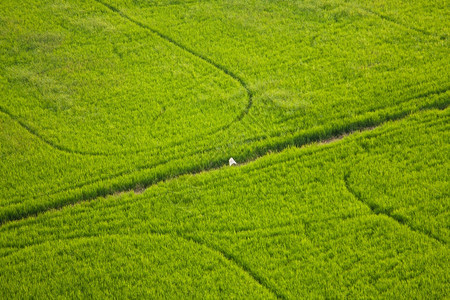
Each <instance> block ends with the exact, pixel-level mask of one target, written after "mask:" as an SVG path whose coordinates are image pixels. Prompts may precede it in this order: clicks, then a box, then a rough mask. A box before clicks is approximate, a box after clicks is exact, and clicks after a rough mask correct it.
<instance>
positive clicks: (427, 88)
mask: <svg viewBox="0 0 450 300" xmlns="http://www.w3.org/2000/svg"><path fill="white" fill-rule="evenodd" d="M149 3H153V4H152V5H149ZM105 4H106V5H104V4H102V2H96V1H93V0H90V1H77V2H73V1H61V0H55V1H50V2H46V3H45V4H42V3H41V2H40V1H37V0H27V2H26V3H24V5H22V6H20V7H19V6H17V5H16V3H15V2H13V1H7V2H5V3H3V4H2V5H1V7H0V10H1V11H2V18H1V22H0V31H1V33H2V34H1V37H2V38H1V41H0V43H1V44H0V45H1V47H0V49H1V50H0V59H1V65H0V90H1V95H2V97H1V99H2V100H1V103H0V111H1V112H0V114H1V119H2V124H3V125H2V127H5V128H11V130H14V131H16V132H17V134H15V135H13V136H11V135H8V134H5V135H6V136H2V137H1V138H2V139H4V140H5V139H6V140H5V143H2V149H1V151H2V153H1V156H2V157H3V159H2V163H1V165H0V170H1V172H2V173H3V174H11V173H12V175H9V176H8V177H7V179H6V180H4V181H3V182H2V183H1V186H0V196H1V201H2V203H5V204H4V205H3V206H2V207H1V208H0V219H1V220H2V221H3V222H4V221H6V220H9V219H18V218H21V217H23V216H26V215H29V214H33V213H36V212H39V211H43V210H45V209H48V208H51V207H58V206H62V205H64V204H66V203H74V202H77V201H82V200H85V199H92V198H95V197H96V196H97V195H105V194H108V193H110V192H114V191H117V190H126V189H131V188H133V187H135V186H137V185H144V186H146V185H149V184H152V183H155V182H158V181H159V180H161V179H166V178H171V177H173V176H176V175H180V174H184V173H188V172H196V171H199V170H205V169H211V168H214V167H218V166H220V165H223V164H224V163H226V161H227V160H228V158H229V157H230V156H233V157H237V158H238V159H239V160H240V161H247V160H250V159H253V158H255V157H258V156H259V155H262V154H264V153H267V151H269V150H272V151H273V150H281V149H283V148H285V147H286V146H288V145H302V144H304V143H308V142H309V141H311V140H318V139H324V138H329V137H331V136H334V135H336V134H341V133H344V132H349V131H351V130H354V129H358V128H363V127H369V126H374V125H377V124H380V123H382V122H384V121H386V120H390V119H398V118H401V117H404V116H405V115H407V114H408V113H410V112H412V111H417V110H420V109H424V108H430V107H445V106H447V105H448V99H449V92H448V78H449V73H448V68H447V65H448V63H449V59H448V41H447V31H448V27H449V26H448V20H447V19H446V18H444V19H442V14H444V15H445V13H446V12H447V10H448V9H447V7H446V6H445V5H444V3H443V2H438V3H437V4H436V5H432V6H430V4H428V2H426V1H416V2H414V3H410V4H408V3H406V2H405V3H402V4H401V5H400V4H399V5H398V9H396V10H390V9H388V8H387V7H385V6H381V5H379V4H377V5H375V6H373V7H372V6H370V5H369V4H361V3H356V2H352V1H348V2H345V3H340V2H335V1H314V2H312V1H303V2H300V1H298V2H287V1H272V2H267V1H252V2H251V3H248V2H245V3H243V2H239V1H224V2H217V1H200V2H187V3H184V2H179V3H178V4H175V3H172V2H158V3H156V2H148V3H147V4H143V3H141V2H131V1H108V2H105ZM367 7H369V9H368V8H367ZM386 10H387V11H388V12H389V13H387V12H386ZM411 10H420V11H424V14H418V15H415V18H416V19H417V20H418V21H416V22H415V23H414V26H415V27H417V28H415V27H414V28H412V27H411V26H412V25H411V24H412V23H413V21H414V20H413V19H412V15H411ZM372 11H373V12H376V13H373V12H372ZM408 24H409V25H410V26H406V25H408ZM410 27H411V28H410ZM200 29H201V30H200ZM422 29H423V30H425V29H426V30H427V32H422V31H421V30H422ZM19 125H20V126H19ZM20 127H22V128H20ZM12 128H14V129H12ZM26 131H28V132H26ZM3 132H5V131H3ZM30 133H32V135H30ZM33 136H34V137H33ZM24 139H25V140H27V141H28V142H26V143H25V142H24V141H23V140H24ZM3 144H4V146H3ZM10 144H12V145H15V144H25V145H26V146H25V148H26V149H24V151H26V152H22V154H20V153H17V151H15V150H13V152H14V153H13V154H11V153H10V152H11V151H10V150H7V149H5V150H3V147H6V148H8V147H11V146H10ZM45 144H47V145H45ZM24 161H28V162H29V163H26V164H25V163H24ZM55 174H57V176H54V175H55Z"/></svg>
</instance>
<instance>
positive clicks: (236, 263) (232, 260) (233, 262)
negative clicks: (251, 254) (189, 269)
mask: <svg viewBox="0 0 450 300" xmlns="http://www.w3.org/2000/svg"><path fill="white" fill-rule="evenodd" d="M144 235H159V236H167V237H169V238H179V239H182V240H184V241H186V242H188V243H192V244H196V245H197V246H200V247H203V248H206V249H207V250H208V251H210V252H212V253H214V254H216V256H218V257H220V258H223V259H224V260H225V261H226V262H228V263H229V264H230V265H233V266H235V267H236V268H237V269H238V270H240V271H241V272H242V273H244V274H247V275H248V276H249V277H250V278H251V279H252V280H253V281H255V282H256V283H257V284H258V285H259V286H261V287H262V288H263V289H266V290H267V291H269V292H270V293H271V294H272V295H274V296H275V297H276V298H278V299H286V296H284V295H283V294H281V293H280V292H278V291H277V290H276V289H275V288H274V287H271V286H270V285H269V284H268V283H267V282H266V280H265V279H263V278H262V277H261V276H259V275H258V274H256V273H255V272H254V271H253V270H251V269H250V268H249V267H248V266H247V265H246V264H244V263H243V262H242V261H240V260H238V259H237V258H236V257H235V256H234V255H232V254H230V253H228V252H226V251H224V250H222V249H220V248H219V247H216V246H213V245H211V244H209V243H207V242H203V241H202V240H200V239H197V238H194V237H192V236H185V235H183V234H181V233H179V232H176V231H175V232H170V231H155V230H151V231H148V232H145V233H143V234H142V235H140V234H133V235H128V234H120V233H106V234H102V235H95V234H87V235H78V236H73V237H67V236H66V237H63V238H58V239H53V240H50V241H49V240H45V241H41V242H37V243H34V244H28V245H26V246H23V247H18V248H15V249H16V250H13V251H11V252H10V253H8V254H6V255H4V256H1V257H0V258H6V257H8V256H10V255H13V254H15V253H17V252H20V251H21V250H23V249H26V248H29V247H39V246H40V245H42V244H44V243H46V242H49V243H52V242H56V241H61V240H64V241H68V240H71V241H73V240H79V239H95V238H103V237H114V236H117V237H129V238H133V237H142V236H144Z"/></svg>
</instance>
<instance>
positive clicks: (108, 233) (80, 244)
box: [0, 109, 450, 299]
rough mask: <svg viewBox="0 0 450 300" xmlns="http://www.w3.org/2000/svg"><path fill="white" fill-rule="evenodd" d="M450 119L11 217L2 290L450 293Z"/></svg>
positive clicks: (408, 124)
mask: <svg viewBox="0 0 450 300" xmlns="http://www.w3.org/2000/svg"><path fill="white" fill-rule="evenodd" d="M448 124H449V114H448V109H447V110H445V111H430V112H427V113H420V114H416V115H414V116H412V117H409V118H407V119H405V120H403V121H400V122H392V123H389V124H386V125H384V126H382V127H380V128H379V129H375V130H373V131H370V132H367V133H362V134H355V135H352V136H351V137H347V138H345V139H344V140H342V141H338V142H334V143H331V144H315V145H312V146H308V147H304V148H289V149H286V150H285V151H282V152H281V153H278V154H271V155H268V156H266V157H264V158H262V159H259V160H257V161H255V162H252V163H249V164H246V165H243V166H238V167H224V168H221V169H219V170H215V171H211V172H204V173H201V174H197V175H186V176H183V177H180V178H178V179H173V180H169V181H167V182H163V183H160V184H157V185H154V186H152V187H151V188H149V189H147V190H145V192H143V193H142V194H137V193H134V192H130V193H124V194H120V195H116V196H110V197H107V198H99V199H97V200H95V201H92V202H90V203H82V204H79V205H75V206H69V207H66V208H64V209H62V210H57V211H50V212H48V213H45V214H42V215H40V216H38V217H36V218H30V219H27V220H23V221H18V222H13V223H9V224H6V225H4V226H2V227H1V228H0V249H2V252H1V258H0V267H1V269H2V270H3V272H2V274H1V275H0V277H1V280H0V290H1V293H2V294H3V295H5V296H6V297H7V298H8V297H11V296H19V295H24V294H26V295H29V296H37V297H52V296H56V295H76V294H74V293H76V292H79V293H80V294H78V295H83V296H94V297H102V296H112V297H115V296H119V297H120V296H123V295H127V296H136V297H139V296H152V297H163V296H167V297H169V298H171V297H177V296H178V297H179V296H183V297H194V298H197V297H199V298H205V297H206V298H209V297H213V298H215V297H244V298H246V297H249V298H270V297H271V296H273V297H279V298H299V297H305V298H316V297H319V298H322V297H325V298H346V297H350V298H379V297H383V298H385V297H386V298H396V299H399V298H402V299H410V298H430V297H431V298H445V297H446V295H448V292H449V279H450V278H449V275H448V274H449V265H448V256H449V254H450V252H449V248H448V241H449V231H448V228H449V225H450V224H449V220H450V218H449V215H448V214H449V205H450V203H449V202H448V199H449V194H448V191H449V180H448V179H449V178H448V168H449V163H448V159H447V157H448V139H449V137H450V136H449V132H450V131H449V125H448ZM435 145H444V146H443V147H442V148H441V149H443V150H445V151H438V150H436V149H435V148H438V147H435ZM386 162H389V163H386ZM434 165H440V166H441V167H438V168H434V167H433V166H434ZM379 174H383V176H382V177H383V180H380V179H379V178H380V176H379ZM411 174H415V176H414V180H408V178H409V177H410V176H411ZM418 180H420V184H417V182H416V181H418ZM368 181H373V182H375V183H374V184H370V185H368V184H367V182H368ZM368 186H370V188H366V187H368ZM373 187H377V189H376V191H377V192H378V193H375V192H373V190H375V189H374V188H373ZM382 191H385V192H386V194H383V196H380V195H379V193H382ZM419 200H420V201H419Z"/></svg>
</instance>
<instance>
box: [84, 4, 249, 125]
mask: <svg viewBox="0 0 450 300" xmlns="http://www.w3.org/2000/svg"><path fill="white" fill-rule="evenodd" d="M93 1H95V2H97V3H100V4H102V5H103V6H105V7H106V8H108V9H109V10H111V11H113V12H115V13H117V14H118V15H119V16H121V17H122V18H124V19H126V20H128V21H130V22H132V23H134V24H136V25H137V26H139V27H141V28H143V29H146V30H148V31H150V32H152V33H154V34H156V35H157V36H159V37H160V38H162V39H164V40H166V41H167V42H169V43H170V44H172V45H175V46H176V47H178V48H180V49H182V50H183V51H185V52H187V53H189V54H191V55H193V56H195V57H197V58H199V59H200V60H202V61H204V62H205V63H207V64H209V65H211V66H213V67H214V68H216V69H218V70H220V71H221V72H223V73H224V74H226V75H228V76H229V77H231V78H232V79H233V80H235V81H237V82H238V83H239V85H240V86H242V87H243V88H244V90H245V92H246V94H247V98H248V99H247V101H248V102H247V106H246V107H245V109H244V110H243V111H242V112H241V113H240V114H239V115H238V116H237V117H236V118H235V119H234V120H233V121H232V122H231V123H230V124H228V125H225V126H223V127H221V128H219V130H222V129H226V128H228V127H230V126H231V125H232V124H233V123H235V122H239V121H241V120H242V119H243V118H244V116H245V115H246V114H248V112H249V110H250V108H251V107H252V105H253V92H252V91H251V90H250V89H249V87H248V86H247V83H246V82H245V81H244V79H242V78H241V77H239V76H238V75H236V74H235V73H233V72H232V71H230V70H228V69H227V68H226V67H224V66H222V65H220V64H218V63H216V62H215V61H213V60H212V59H210V58H208V57H206V56H203V55H202V54H200V53H199V52H197V51H195V50H192V49H190V48H188V47H187V46H185V45H183V44H181V43H179V42H177V41H175V40H174V39H172V38H171V37H169V36H167V35H165V34H164V33H162V32H160V31H158V30H156V29H154V28H152V27H150V26H148V25H146V24H144V23H142V22H140V21H138V20H136V19H134V18H132V17H130V16H129V15H127V14H125V13H124V12H122V11H121V10H119V9H118V8H117V7H114V6H112V5H111V4H108V3H106V2H104V1H102V0H93Z"/></svg>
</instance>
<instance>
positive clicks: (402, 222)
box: [344, 171, 447, 245]
mask: <svg viewBox="0 0 450 300" xmlns="http://www.w3.org/2000/svg"><path fill="white" fill-rule="evenodd" d="M350 174H351V173H350V172H348V171H347V172H346V173H345V174H344V185H345V188H346V189H347V191H348V192H349V193H350V194H352V195H353V197H354V198H355V199H356V200H358V201H359V202H361V203H363V204H364V205H366V206H367V207H369V208H370V210H371V211H372V212H373V213H374V214H375V215H383V216H386V217H388V218H389V219H391V220H394V221H395V222H396V223H398V224H400V225H403V226H406V227H408V228H409V230H410V231H412V232H415V233H418V234H420V235H424V236H426V237H428V238H430V239H433V240H435V241H437V242H438V243H440V244H442V245H446V244H447V243H446V242H445V241H444V240H443V239H441V238H440V237H438V236H435V235H433V234H431V233H427V232H425V231H423V230H420V229H418V228H416V227H414V226H412V225H411V224H408V223H407V222H406V221H405V220H403V219H402V218H399V217H396V216H395V215H392V214H391V213H390V212H389V211H387V210H386V209H383V207H382V206H381V205H380V206H379V205H377V204H373V203H369V202H367V201H365V200H364V199H363V198H362V197H361V195H360V194H359V193H358V192H356V191H355V190H354V189H353V188H352V187H351V186H350V182H349V177H350Z"/></svg>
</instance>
